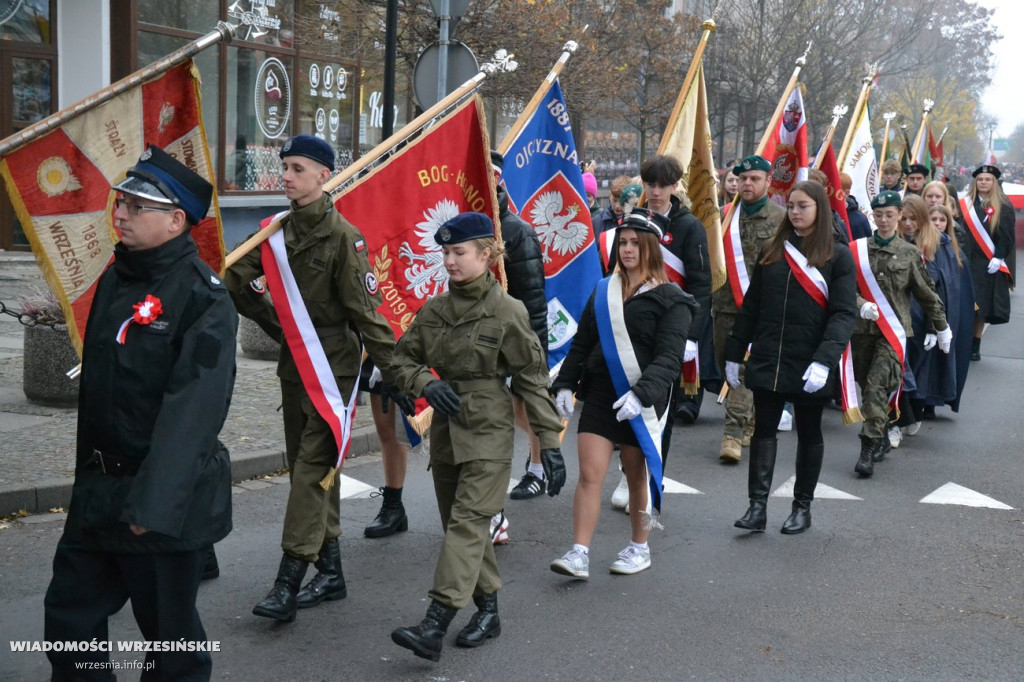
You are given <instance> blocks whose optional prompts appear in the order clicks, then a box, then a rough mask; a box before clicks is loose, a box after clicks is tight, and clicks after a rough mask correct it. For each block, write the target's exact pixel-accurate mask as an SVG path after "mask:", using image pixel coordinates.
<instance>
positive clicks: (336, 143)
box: [295, 59, 356, 170]
mask: <svg viewBox="0 0 1024 682" xmlns="http://www.w3.org/2000/svg"><path fill="white" fill-rule="evenodd" d="M352 69H353V67H351V66H349V67H348V68H346V67H345V66H343V65H342V64H338V63H332V62H329V61H326V60H322V59H302V60H300V61H299V76H298V78H299V86H298V95H299V97H298V100H299V110H298V118H297V119H296V122H295V133H296V134H299V133H306V134H309V135H316V136H317V137H319V138H321V139H324V140H326V141H327V142H329V143H330V145H331V146H332V147H334V152H335V156H336V159H337V168H338V169H339V170H340V169H342V168H344V167H345V166H348V165H349V164H351V163H352V138H353V130H352V114H353V113H354V111H355V104H356V98H355V95H354V93H355V91H356V90H355V87H354V86H353V84H352V82H351V80H350V76H351V71H352Z"/></svg>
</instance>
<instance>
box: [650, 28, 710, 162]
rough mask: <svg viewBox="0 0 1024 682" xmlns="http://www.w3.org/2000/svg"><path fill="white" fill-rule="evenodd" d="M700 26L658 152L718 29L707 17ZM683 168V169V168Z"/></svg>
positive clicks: (681, 109)
mask: <svg viewBox="0 0 1024 682" xmlns="http://www.w3.org/2000/svg"><path fill="white" fill-rule="evenodd" d="M701 28H702V29H704V32H703V33H701V36H700V41H698V42H697V49H696V50H695V51H694V53H693V59H692V60H691V61H690V68H689V69H688V70H687V72H686V78H684V79H683V87H682V88H681V89H680V90H679V96H677V97H676V103H675V106H673V107H672V114H671V115H670V116H669V117H668V125H667V126H665V133H664V134H663V135H662V136H661V142H659V143H658V154H659V155H660V154H664V153H665V146H666V145H667V144H668V138H669V132H670V131H671V130H672V129H673V128H675V125H676V119H677V118H679V114H680V113H682V111H683V106H684V105H685V104H686V98H687V97H689V96H690V90H691V89H692V88H693V81H694V79H695V78H696V77H697V67H699V66H700V61H701V59H703V58H704V50H705V48H707V46H708V39H709V38H710V37H711V34H712V33H714V32H715V31H716V30H717V29H718V25H717V24H716V23H715V20H714V18H711V19H707V20H705V21H704V23H702V24H701ZM684 170H685V169H684Z"/></svg>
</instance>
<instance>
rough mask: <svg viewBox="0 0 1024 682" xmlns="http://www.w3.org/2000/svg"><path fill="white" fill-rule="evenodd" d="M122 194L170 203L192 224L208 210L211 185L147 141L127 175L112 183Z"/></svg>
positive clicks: (211, 191)
mask: <svg viewBox="0 0 1024 682" xmlns="http://www.w3.org/2000/svg"><path fill="white" fill-rule="evenodd" d="M114 189H116V190H117V191H119V192H121V193H122V194H131V195H133V196H137V197H142V198H143V199H149V200H150V201H156V202H159V203H162V204H173V205H175V206H177V207H178V208H180V209H181V210H182V211H184V212H185V215H186V216H188V219H189V221H191V223H192V224H193V225H195V224H197V223H198V222H199V221H201V220H202V219H203V218H205V217H206V214H207V213H208V212H209V211H210V202H211V201H212V200H213V185H211V184H210V183H209V182H207V181H206V179H205V178H203V176H201V175H199V174H198V173H196V172H195V171H193V170H191V169H190V168H189V167H188V166H186V165H185V164H183V163H182V162H180V161H178V160H177V159H175V158H174V157H173V156H171V155H170V154H168V153H167V152H165V151H164V150H163V149H160V147H156V146H154V145H149V146H148V147H146V150H145V151H144V152H142V155H141V156H140V157H139V162H138V163H136V164H135V165H134V166H132V167H131V168H129V169H128V173H127V177H126V178H125V179H124V180H122V181H121V182H119V183H118V184H117V185H115V186H114Z"/></svg>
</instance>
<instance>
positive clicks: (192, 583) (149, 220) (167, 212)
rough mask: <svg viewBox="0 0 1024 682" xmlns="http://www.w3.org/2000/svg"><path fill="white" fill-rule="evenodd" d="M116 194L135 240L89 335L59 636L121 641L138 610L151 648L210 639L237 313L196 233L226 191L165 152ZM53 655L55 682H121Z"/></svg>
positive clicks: (52, 607)
mask: <svg viewBox="0 0 1024 682" xmlns="http://www.w3.org/2000/svg"><path fill="white" fill-rule="evenodd" d="M115 189H116V190H117V191H119V192H120V193H121V196H120V197H118V199H117V200H116V202H115V207H116V209H115V211H114V222H115V224H116V226H117V227H118V228H119V229H120V231H121V242H120V243H119V244H118V245H117V246H116V247H115V248H114V264H113V266H111V267H110V268H109V269H108V270H107V271H106V272H105V273H104V274H103V275H102V276H101V277H100V280H99V284H98V286H97V288H96V296H95V298H94V299H93V303H92V308H91V310H90V312H89V322H88V324H87V326H86V331H85V341H84V347H83V352H82V379H81V382H82V383H81V390H80V393H79V401H78V442H77V450H76V465H75V484H74V490H73V492H72V497H71V508H70V510H69V512H68V519H67V523H66V525H65V527H64V534H63V535H62V536H61V539H60V542H59V543H58V545H57V553H56V556H55V557H54V560H53V579H52V580H51V582H50V587H49V589H48V590H47V592H46V600H45V606H46V625H45V633H46V640H47V641H49V642H106V641H107V640H108V632H107V618H108V617H109V616H110V615H111V614H113V613H116V612H117V611H118V610H119V609H120V608H121V607H122V606H123V605H124V603H125V602H126V601H127V600H128V599H131V601H132V611H133V612H134V614H135V619H136V621H137V622H138V624H139V629H140V630H141V631H142V636H143V637H145V639H147V640H153V641H161V642H181V643H183V644H184V643H187V642H203V641H205V640H206V632H205V631H204V630H203V625H202V622H200V619H199V613H198V612H197V611H196V605H195V603H196V592H197V590H198V588H199V581H200V576H201V574H202V570H203V563H204V560H205V558H206V554H207V548H208V547H209V546H210V545H211V544H212V543H214V542H216V541H218V540H220V539H222V538H223V537H225V536H226V535H227V534H228V532H230V530H231V465H230V462H229V459H228V452H227V449H226V448H225V447H224V446H223V445H222V444H221V443H220V442H219V441H218V440H217V434H218V433H219V432H220V429H221V426H223V424H224V418H225V416H226V415H227V411H228V404H229V402H230V398H231V390H232V387H233V386H234V381H235V332H236V329H237V326H238V315H237V314H236V313H235V309H234V306H233V305H232V304H231V299H230V298H229V297H228V295H227V291H226V290H225V289H224V285H223V284H222V283H221V281H220V279H219V278H218V277H217V275H216V274H214V273H213V271H211V270H210V268H209V267H207V266H206V264H205V263H203V261H202V260H200V259H199V253H198V251H197V249H196V245H195V242H194V241H192V237H191V236H190V234H189V231H190V229H191V227H192V226H193V225H195V224H196V223H198V222H199V221H200V220H202V219H203V217H205V216H206V214H207V212H208V211H209V208H210V200H211V197H212V195H213V187H211V186H210V184H209V183H208V182H206V180H204V179H203V178H202V177H200V176H199V175H197V174H196V173H194V172H192V171H191V170H189V169H188V168H187V167H186V166H184V165H183V164H181V163H180V162H178V161H177V160H175V159H174V158H172V157H171V156H170V155H168V154H166V153H165V152H164V151H162V150H161V149H159V148H157V147H152V146H151V147H149V148H148V149H146V151H145V152H143V154H142V156H141V157H140V158H139V162H138V163H137V164H136V165H135V166H133V167H132V168H131V169H130V170H129V171H128V177H127V178H126V179H125V180H124V181H123V182H121V183H120V184H118V185H117V186H116V187H115ZM193 648H194V647H193ZM47 656H48V657H49V658H50V663H51V665H52V666H53V679H54V680H71V679H74V680H84V679H103V680H107V679H113V675H112V674H111V671H110V670H109V669H108V668H105V667H103V666H104V665H105V664H106V663H109V658H110V655H109V652H105V651H94V652H92V651H83V650H79V651H77V652H68V651H50V652H48V653H47ZM82 663H90V664H99V665H98V666H97V668H98V669H94V670H83V669H80V667H78V666H80V665H81V664H82ZM146 664H147V666H153V667H152V668H147V669H150V670H152V671H153V672H151V673H143V678H144V679H189V680H208V679H210V672H211V669H212V661H211V658H210V654H209V653H207V652H204V651H174V652H169V651H164V652H153V653H149V654H147V655H146ZM150 676H151V677H150Z"/></svg>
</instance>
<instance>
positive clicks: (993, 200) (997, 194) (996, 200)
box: [964, 173, 1006, 234]
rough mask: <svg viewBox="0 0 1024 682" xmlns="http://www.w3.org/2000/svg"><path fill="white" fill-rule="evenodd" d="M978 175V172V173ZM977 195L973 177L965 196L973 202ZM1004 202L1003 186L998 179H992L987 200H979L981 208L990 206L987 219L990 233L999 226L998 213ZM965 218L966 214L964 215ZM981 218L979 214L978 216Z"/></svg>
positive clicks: (976, 181)
mask: <svg viewBox="0 0 1024 682" xmlns="http://www.w3.org/2000/svg"><path fill="white" fill-rule="evenodd" d="M979 175H980V173H979ZM977 196H978V178H974V182H972V183H971V186H970V188H969V189H968V190H967V198H968V199H969V200H970V202H971V204H973V203H974V199H975V198H976V197H977ZM1005 203H1006V195H1005V194H1003V188H1002V187H1001V186H1000V185H999V181H998V180H995V179H993V180H992V191H991V192H989V193H988V201H986V200H985V199H982V200H981V206H982V208H985V207H986V206H991V207H992V217H991V218H989V220H988V231H989V233H990V234H995V230H996V227H998V226H999V215H1000V214H1001V213H1002V208H1003V204H1005ZM964 217H965V218H966V216H964ZM978 217H979V218H981V216H978Z"/></svg>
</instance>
